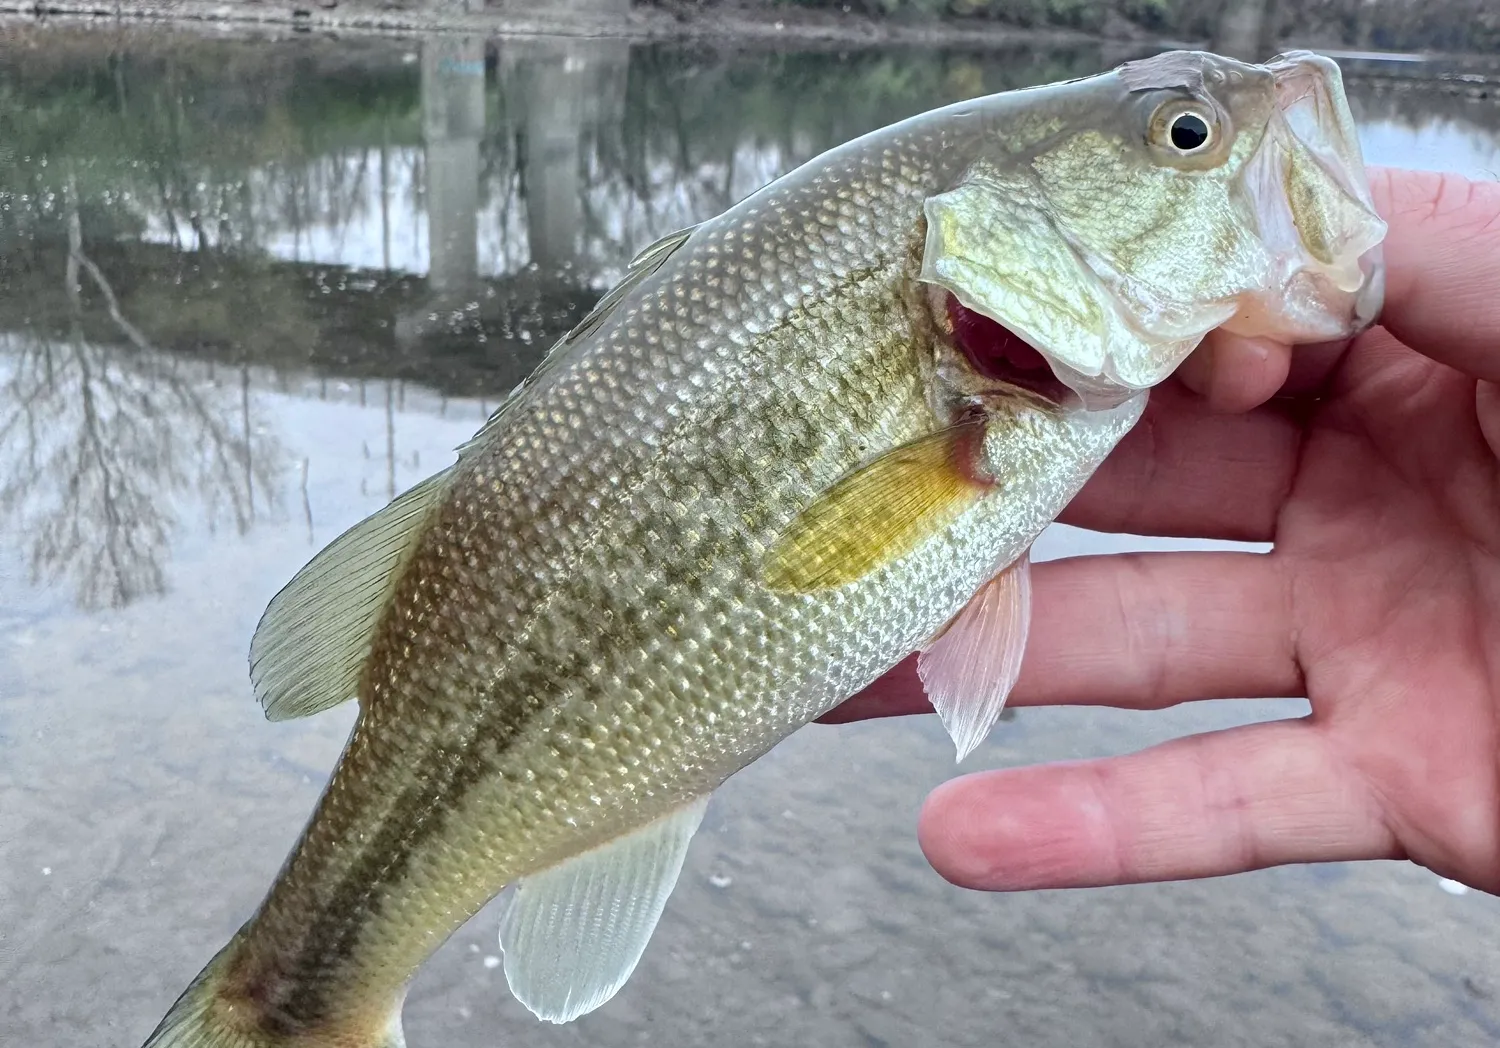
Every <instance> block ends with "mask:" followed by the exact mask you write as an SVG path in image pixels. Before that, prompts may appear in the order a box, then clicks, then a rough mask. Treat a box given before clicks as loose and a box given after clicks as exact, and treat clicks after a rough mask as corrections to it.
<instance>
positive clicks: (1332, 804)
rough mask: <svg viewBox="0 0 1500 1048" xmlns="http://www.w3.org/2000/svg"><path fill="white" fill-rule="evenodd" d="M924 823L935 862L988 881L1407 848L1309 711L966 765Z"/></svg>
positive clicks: (1161, 872) (945, 871) (1229, 868)
mask: <svg viewBox="0 0 1500 1048" xmlns="http://www.w3.org/2000/svg"><path fill="white" fill-rule="evenodd" d="M918 832H919V837H920V840H921V844H922V850H923V851H924V852H925V853H926V855H927V859H928V861H929V862H931V863H932V865H933V868H934V869H936V870H937V871H938V873H940V874H942V875H943V876H944V877H945V878H947V879H948V880H950V881H952V882H953V883H954V884H958V885H961V886H963V887H966V888H978V889H982V890H986V891H1018V890H1026V889H1034V888H1083V887H1093V886H1098V885H1106V884H1133V883H1139V882H1143V881H1164V880H1180V879H1185V878H1194V877H1214V876H1220V875H1223V874H1230V873H1239V872H1242V871H1246V870H1255V869H1262V868H1264V867H1267V866H1276V865H1280V864H1283V863H1293V862H1330V861H1337V860H1354V859H1376V858H1395V857H1398V853H1399V847H1398V845H1397V842H1396V840H1395V838H1394V836H1393V835H1392V834H1391V832H1390V830H1389V829H1388V828H1387V826H1386V824H1385V821H1384V820H1383V818H1382V816H1381V809H1380V807H1379V805H1378V804H1377V803H1376V800H1375V798H1374V797H1373V795H1372V794H1371V793H1370V791H1368V790H1367V789H1366V788H1365V787H1364V786H1363V785H1362V780H1361V779H1359V778H1358V776H1356V775H1353V774H1352V773H1350V772H1348V771H1347V770H1346V769H1345V767H1344V766H1343V765H1342V764H1341V763H1340V762H1339V761H1338V760H1337V758H1336V757H1335V756H1334V755H1333V751H1332V748H1331V747H1329V746H1328V745H1327V743H1326V739H1325V736H1324V734H1323V733H1322V731H1320V730H1319V729H1318V728H1317V727H1315V726H1314V725H1313V724H1312V723H1311V722H1309V721H1304V720H1299V721H1278V722H1274V723H1270V724H1256V725H1250V726H1246V727H1241V728H1233V729H1230V730H1228V731H1221V732H1214V733H1211V734H1207V735H1197V736H1192V737H1190V738H1185V739H1176V740H1174V741H1172V742H1169V743H1166V744H1164V745H1161V746H1157V747H1154V748H1152V749H1149V750H1145V751H1143V752H1141V753H1136V754H1132V755H1130V756H1127V757H1116V758H1111V759H1106V760H1093V761H1082V762H1069V763H1065V764H1050V765H1041V766H1037V767H1030V768H1016V769H1009V770H1005V771H994V772H982V773H979V774H977V775H967V776H964V777H962V778H959V779H955V780H953V781H951V782H948V783H946V784H944V785H943V786H940V787H938V788H937V789H936V790H934V791H933V792H932V794H931V795H930V796H929V797H928V799H927V803H926V805H925V806H924V808H923V811H922V818H921V823H920V827H919V831H918Z"/></svg>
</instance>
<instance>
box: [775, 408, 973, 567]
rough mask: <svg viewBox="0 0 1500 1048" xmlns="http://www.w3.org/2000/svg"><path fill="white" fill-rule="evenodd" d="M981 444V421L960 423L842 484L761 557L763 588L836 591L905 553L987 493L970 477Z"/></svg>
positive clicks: (895, 452)
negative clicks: (764, 584)
mask: <svg viewBox="0 0 1500 1048" xmlns="http://www.w3.org/2000/svg"><path fill="white" fill-rule="evenodd" d="M983 437H984V422H983V420H973V421H965V422H961V423H959V424H957V425H955V426H950V427H948V428H947V429H941V430H938V431H937V432H936V433H931V434H928V435H927V436H925V437H921V438H918V439H917V440H914V441H911V442H910V443H907V444H903V445H901V446H900V447H897V448H893V449H892V450H890V451H887V452H886V453H885V454H883V455H881V456H879V457H878V458H876V459H874V460H872V461H871V462H869V463H867V464H866V465H864V466H861V467H860V468H859V469H857V470H855V471H854V472H853V473H850V474H849V475H847V476H846V477H844V479H842V480H840V481H839V482H838V483H837V484H835V485H834V486H833V487H831V488H829V489H828V490H827V491H825V492H823V494H821V495H819V496H818V497H817V498H816V499H814V500H813V501H812V503H811V504H810V505H809V506H808V507H807V508H806V509H804V510H803V511H802V512H801V513H800V514H799V515H798V516H797V518H796V519H795V520H793V521H792V523H791V524H790V525H789V526H788V527H787V529H786V531H784V532H783V533H782V534H781V537H780V538H778V539H777V540H776V542H775V544H774V545H772V547H771V549H770V550H769V551H768V552H767V553H766V560H765V564H764V567H763V569H762V576H763V578H764V580H765V583H766V585H767V586H769V587H770V588H771V589H774V590H781V591H783V592H794V593H810V592H813V591H816V590H821V589H827V588H830V587H833V586H842V585H844V584H845V583H849V582H854V581H855V580H857V579H861V578H863V577H864V576H865V575H867V574H869V573H870V572H872V571H874V570H875V569H877V568H880V567H883V566H884V565H886V564H889V563H890V562H891V561H894V560H896V559H897V558H899V557H901V556H902V555H904V554H906V553H910V552H911V551H912V550H913V549H915V548H916V547H917V545H918V544H920V543H921V542H922V540H923V539H925V538H927V537H929V536H930V535H932V534H933V533H934V532H936V531H938V530H940V529H941V528H942V527H943V526H945V525H947V524H949V523H951V522H952V521H953V520H954V519H955V518H956V517H957V516H958V515H959V514H960V513H962V512H963V511H964V510H965V509H967V508H968V507H969V506H971V505H973V504H974V502H976V501H977V500H978V499H979V498H980V496H982V495H983V494H984V493H985V492H986V491H987V490H989V488H990V486H991V485H990V484H989V483H988V482H986V481H984V480H982V479H980V478H978V477H977V475H976V473H975V459H976V457H977V452H978V447H979V442H980V441H981V440H982V439H983Z"/></svg>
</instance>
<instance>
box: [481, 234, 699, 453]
mask: <svg viewBox="0 0 1500 1048" xmlns="http://www.w3.org/2000/svg"><path fill="white" fill-rule="evenodd" d="M697 228H698V227H697V226H688V227H687V228H686V229H679V230H678V231H677V232H675V233H669V234H667V235H666V236H664V237H662V238H661V239H660V240H658V241H656V242H655V243H654V244H650V245H648V246H647V247H646V248H645V249H643V250H642V251H641V253H640V254H638V255H636V256H635V258H633V259H631V261H630V265H629V266H628V267H627V268H626V270H625V275H624V276H623V277H621V278H620V282H619V283H618V284H616V285H615V286H614V287H613V288H611V289H610V290H609V291H608V292H606V293H605V295H604V297H603V298H601V299H600V300H599V301H598V302H596V303H595V304H594V308H593V309H591V310H589V312H588V315H587V316H586V317H584V318H583V319H582V320H580V321H579V322H578V323H577V324H575V325H574V326H573V329H572V330H571V331H569V332H568V333H567V334H566V335H564V336H563V337H562V338H560V339H558V340H557V341H556V342H554V343H553V344H552V348H551V349H549V350H548V351H547V355H546V356H545V357H543V358H542V362H541V364H540V365H538V367H537V369H536V370H535V371H533V372H532V373H531V374H530V375H528V376H526V379H525V381H523V382H522V383H521V384H520V385H518V386H516V388H515V389H513V390H511V391H510V395H509V396H507V397H506V398H505V400H504V401H503V402H502V403H501V404H500V406H499V407H498V408H496V409H495V410H494V413H493V414H491V415H490V417H489V419H487V420H486V421H485V424H484V425H483V426H481V427H479V431H478V432H477V433H475V434H474V435H473V436H472V437H470V438H469V439H468V440H467V441H465V442H464V443H463V444H462V445H461V446H460V447H459V449H458V453H459V454H460V455H462V454H463V453H464V452H465V451H468V450H469V449H470V448H471V447H473V446H474V445H476V444H478V443H479V442H480V441H482V440H483V439H484V438H485V437H487V436H489V435H490V434H491V433H493V432H494V431H495V430H496V429H498V428H499V427H500V425H501V424H502V423H503V422H504V421H505V418H506V417H507V416H508V415H509V414H510V410H511V408H512V407H514V406H515V405H516V404H517V403H519V402H520V400H521V398H522V397H523V396H525V394H526V392H527V390H529V389H531V387H533V386H535V385H536V384H537V383H538V382H540V381H541V379H542V378H543V377H544V376H546V375H547V374H549V373H550V372H551V371H552V370H553V369H555V368H556V367H557V366H558V365H559V364H561V363H562V362H563V361H564V360H566V359H567V353H566V352H565V350H567V349H568V348H570V347H571V346H574V345H576V344H577V343H578V341H579V340H580V339H582V338H584V337H585V336H586V335H589V334H591V333H593V332H594V331H595V330H597V329H598V327H599V325H600V324H602V323H604V318H605V317H607V316H609V314H610V313H612V312H614V309H615V307H616V306H618V305H619V304H620V302H621V301H623V300H624V298H625V296H626V295H628V294H630V292H632V291H634V290H635V289H636V288H637V287H639V286H640V284H641V282H642V281H643V280H645V279H646V278H647V277H649V276H650V275H651V274H652V273H655V272H656V271H657V270H658V269H660V268H661V267H662V264H663V263H664V262H666V260H667V259H669V258H671V257H672V254H673V253H674V252H675V251H676V250H677V249H678V248H680V247H681V246H682V245H683V244H685V243H687V241H688V238H689V237H691V236H692V235H693V231H694V230H696V229H697Z"/></svg>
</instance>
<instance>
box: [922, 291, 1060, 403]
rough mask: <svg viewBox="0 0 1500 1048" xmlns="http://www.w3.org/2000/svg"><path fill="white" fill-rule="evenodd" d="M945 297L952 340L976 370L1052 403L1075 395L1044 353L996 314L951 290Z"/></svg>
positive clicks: (944, 302)
mask: <svg viewBox="0 0 1500 1048" xmlns="http://www.w3.org/2000/svg"><path fill="white" fill-rule="evenodd" d="M942 297H943V307H944V309H945V310H946V311H947V316H948V326H949V329H950V331H951V333H952V339H953V344H954V346H955V347H956V348H957V349H958V351H959V352H960V353H962V354H963V356H964V359H965V360H966V361H968V363H969V366H970V367H971V368H973V369H974V371H975V372H977V373H978V374H979V375H981V376H983V377H984V378H985V379H988V380H990V381H992V382H1001V383H1004V384H1005V385H1007V386H1010V387H1012V388H1014V389H1017V390H1020V391H1022V392H1025V393H1029V394H1031V395H1032V396H1035V397H1039V398H1041V399H1042V400H1044V401H1047V402H1048V403H1050V404H1055V405H1063V404H1066V403H1068V402H1069V401H1070V400H1071V399H1073V397H1074V393H1073V390H1072V389H1071V388H1070V387H1069V386H1068V385H1067V384H1065V383H1064V382H1062V381H1061V380H1060V379H1059V378H1058V377H1057V375H1056V374H1055V373H1054V371H1053V365H1052V362H1051V359H1050V358H1049V357H1048V356H1047V355H1046V354H1045V353H1042V352H1041V351H1039V350H1037V349H1035V348H1033V347H1032V345H1031V344H1030V343H1029V342H1027V341H1026V340H1025V339H1023V338H1022V337H1021V336H1020V335H1017V334H1016V333H1015V332H1014V331H1011V330H1010V329H1009V328H1008V327H1006V326H1005V325H1004V324H1001V323H1000V322H999V321H997V320H995V319H994V318H993V317H988V316H986V315H985V314H983V313H981V312H979V311H978V310H976V309H970V308H968V307H967V306H965V305H964V304H963V303H961V302H960V301H959V300H958V297H957V296H956V295H954V294H953V293H952V292H944V293H943V296H942Z"/></svg>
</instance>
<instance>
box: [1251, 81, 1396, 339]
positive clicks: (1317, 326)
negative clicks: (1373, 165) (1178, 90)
mask: <svg viewBox="0 0 1500 1048" xmlns="http://www.w3.org/2000/svg"><path fill="white" fill-rule="evenodd" d="M1266 68H1268V69H1270V71H1271V74H1272V80H1273V86H1274V91H1275V111H1274V112H1273V113H1272V115H1271V118H1270V120H1269V121H1268V122H1267V125H1266V129H1265V133H1264V135H1263V137H1262V140H1261V143H1260V145H1259V146H1258V148H1257V149H1256V151H1255V153H1254V155H1253V156H1252V157H1250V159H1249V160H1248V161H1247V163H1246V164H1245V166H1244V169H1243V171H1242V172H1241V176H1240V182H1239V187H1238V188H1239V193H1240V195H1241V199H1242V201H1243V202H1244V203H1245V204H1246V205H1248V207H1249V209H1250V211H1251V212H1252V213H1253V216H1254V220H1255V221H1256V223H1257V225H1258V227H1259V232H1260V236H1261V239H1262V241H1263V243H1264V244H1265V246H1266V249H1267V251H1268V253H1269V255H1270V257H1271V271H1270V274H1269V276H1268V279H1267V281H1266V285H1265V287H1264V288H1263V289H1262V290H1261V291H1260V292H1259V293H1252V294H1250V295H1247V296H1245V298H1244V299H1243V300H1242V302H1241V306H1242V308H1241V310H1240V311H1239V313H1238V315H1237V316H1236V317H1235V318H1233V319H1232V320H1231V321H1229V322H1227V323H1226V324H1224V325H1223V326H1224V327H1225V328H1226V330H1230V331H1232V332H1234V333H1237V334H1245V335H1256V336H1264V337H1273V338H1279V339H1282V340H1284V341H1288V342H1310V341H1318V340H1321V339H1333V338H1340V337H1348V336H1350V335H1353V334H1356V333H1358V332H1359V331H1361V330H1363V329H1364V328H1366V327H1368V326H1369V325H1370V324H1372V323H1373V322H1374V320H1375V317H1376V316H1377V315H1378V314H1379V312H1380V308H1381V306H1382V305H1383V303H1384V297H1385V296H1384V292H1385V265H1384V257H1383V253H1382V251H1381V243H1382V242H1383V240H1384V238H1385V233H1386V224H1385V222H1384V221H1383V220H1382V219H1381V218H1380V216H1379V215H1378V214H1377V213H1376V210H1375V203H1374V201H1373V199H1372V198H1371V196H1370V186H1369V182H1368V180H1367V178H1366V176H1365V168H1364V160H1363V157H1362V156H1361V153H1360V148H1359V138H1358V134H1357V132H1356V129H1355V126H1354V117H1353V114H1352V113H1351V112H1350V110H1349V106H1348V103H1347V101H1346V100H1345V96H1344V91H1343V82H1342V75H1341V74H1340V72H1339V68H1338V65H1337V64H1336V63H1335V62H1334V61H1333V60H1332V59H1329V58H1325V57H1323V56H1322V55H1317V54H1313V53H1312V52H1309V51H1290V52H1287V53H1285V54H1282V55H1279V56H1277V57H1276V58H1274V59H1272V60H1271V61H1270V62H1267V63H1266Z"/></svg>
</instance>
